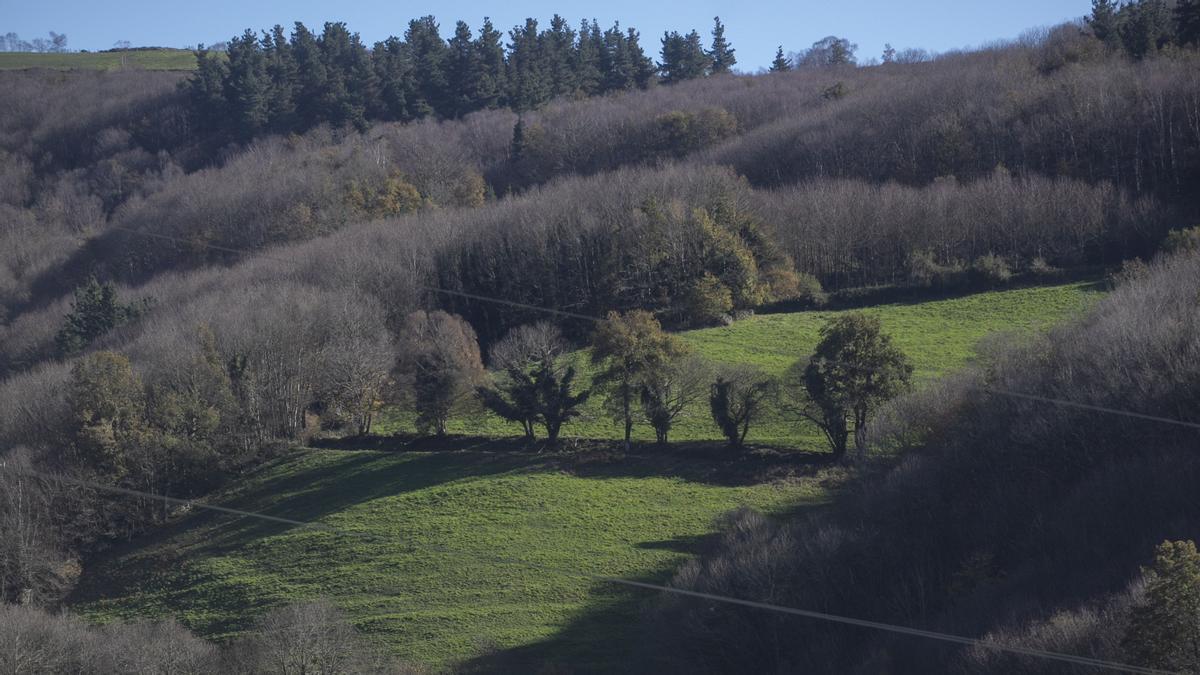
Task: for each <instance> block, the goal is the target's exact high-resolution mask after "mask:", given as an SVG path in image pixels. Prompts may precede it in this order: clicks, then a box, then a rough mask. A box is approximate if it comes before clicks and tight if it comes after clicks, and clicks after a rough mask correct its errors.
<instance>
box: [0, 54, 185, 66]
mask: <svg viewBox="0 0 1200 675" xmlns="http://www.w3.org/2000/svg"><path fill="white" fill-rule="evenodd" d="M30 68H49V69H52V70H124V69H130V68H132V69H139V70H195V68H196V56H195V54H193V53H192V52H191V51H190V50H187V49H129V50H122V51H116V52H70V53H66V54H35V53H31V52H4V53H0V70H25V69H30Z"/></svg>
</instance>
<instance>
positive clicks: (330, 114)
mask: <svg viewBox="0 0 1200 675" xmlns="http://www.w3.org/2000/svg"><path fill="white" fill-rule="evenodd" d="M319 44H320V47H321V59H322V61H323V62H324V64H325V73H326V78H327V79H326V87H325V92H324V93H325V96H324V103H323V109H324V116H325V120H326V121H328V122H330V123H331V124H334V125H335V126H341V125H344V124H350V125H353V126H354V127H355V128H356V129H359V130H360V131H361V130H363V129H365V128H366V113H367V107H368V105H373V102H374V101H375V100H376V99H377V98H378V92H377V88H376V78H375V71H374V69H373V67H372V65H371V62H370V59H369V57H368V55H367V52H366V48H365V47H363V44H362V41H361V39H360V38H359V36H358V34H357V33H351V32H350V31H349V30H348V29H347V28H346V24H344V23H341V22H336V23H327V24H325V30H324V32H323V33H322V34H321V38H320V40H319Z"/></svg>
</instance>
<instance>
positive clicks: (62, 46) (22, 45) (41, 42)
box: [0, 31, 67, 54]
mask: <svg viewBox="0 0 1200 675" xmlns="http://www.w3.org/2000/svg"><path fill="white" fill-rule="evenodd" d="M66 51H67V35H66V33H55V32H54V31H50V37H49V38H40V37H39V38H34V39H33V40H22V39H21V36H20V35H17V34H16V33H13V32H12V31H9V32H7V33H5V34H4V35H2V36H0V52H36V53H38V54H62V53H64V52H66Z"/></svg>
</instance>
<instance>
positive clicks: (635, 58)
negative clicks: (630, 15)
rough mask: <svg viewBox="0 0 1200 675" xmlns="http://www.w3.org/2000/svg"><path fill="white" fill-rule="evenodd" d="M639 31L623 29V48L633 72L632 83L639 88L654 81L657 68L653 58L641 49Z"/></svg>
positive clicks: (643, 87)
mask: <svg viewBox="0 0 1200 675" xmlns="http://www.w3.org/2000/svg"><path fill="white" fill-rule="evenodd" d="M641 38H642V36H641V33H638V32H637V30H636V29H634V28H627V29H626V30H625V49H626V52H627V53H628V54H629V65H630V68H631V69H632V72H633V83H634V85H636V86H637V87H638V88H639V89H646V88H648V87H649V86H650V84H651V83H652V82H654V76H655V75H656V74H657V73H658V68H657V67H656V66H655V65H654V60H653V59H651V58H650V57H649V56H646V52H645V51H644V50H643V49H642V41H641Z"/></svg>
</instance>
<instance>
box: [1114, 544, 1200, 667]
mask: <svg viewBox="0 0 1200 675" xmlns="http://www.w3.org/2000/svg"><path fill="white" fill-rule="evenodd" d="M1142 575H1143V576H1144V577H1145V580H1146V599H1145V602H1144V603H1143V604H1141V605H1139V606H1137V607H1134V609H1133V611H1132V613H1131V614H1132V616H1130V621H1129V627H1128V628H1127V630H1126V634H1125V638H1124V640H1123V644H1122V646H1123V647H1124V648H1125V650H1126V651H1127V652H1128V653H1129V654H1130V655H1131V656H1132V657H1133V658H1135V659H1136V660H1137V662H1138V663H1144V664H1146V665H1147V666H1151V667H1154V668H1160V669H1162V670H1163V671H1164V672H1176V673H1195V672H1198V671H1200V552H1198V551H1197V550H1196V542H1194V541H1164V542H1163V543H1162V544H1160V545H1159V546H1158V548H1157V549H1156V550H1155V558H1154V565H1153V566H1152V567H1149V568H1142Z"/></svg>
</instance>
